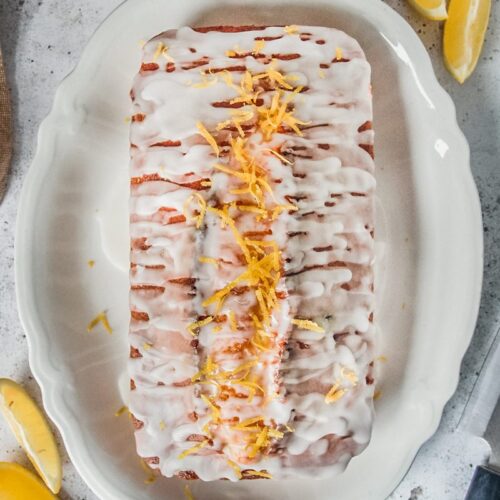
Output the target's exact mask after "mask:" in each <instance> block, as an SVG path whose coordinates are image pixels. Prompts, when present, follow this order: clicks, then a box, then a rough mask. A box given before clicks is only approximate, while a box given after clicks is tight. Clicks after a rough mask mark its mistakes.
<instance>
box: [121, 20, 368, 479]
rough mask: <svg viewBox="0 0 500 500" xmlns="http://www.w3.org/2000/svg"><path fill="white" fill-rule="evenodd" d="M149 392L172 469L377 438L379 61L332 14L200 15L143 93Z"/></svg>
mask: <svg viewBox="0 0 500 500" xmlns="http://www.w3.org/2000/svg"><path fill="white" fill-rule="evenodd" d="M131 98H132V106H133V114H132V118H131V134H130V138H131V169H130V172H131V194H130V233H131V257H130V259H131V263H130V282H131V292H130V307H131V324H130V337H129V338H130V361H129V372H130V377H131V380H130V389H131V391H130V403H129V409H130V412H131V414H132V415H133V422H134V426H135V437H136V444H137V451H138V454H139V455H140V456H141V457H142V458H143V459H144V460H145V462H146V463H147V464H148V465H149V466H150V467H152V468H153V469H159V470H160V472H161V474H163V475H164V476H167V477H172V476H176V477H181V478H187V479H201V480H205V481H211V480H216V479H229V480H231V481H237V480H240V479H256V478H277V479H283V478H290V477H294V478H297V477H316V478H317V477H326V476H330V475H332V474H335V473H337V472H341V471H342V470H343V469H344V468H345V467H346V465H347V463H348V462H349V460H350V459H351V457H353V456H354V455H356V454H359V453H360V452H361V451H362V450H363V449H364V448H365V447H366V446H367V444H368V442H369V439H370V432H371V425H372V419H373V409H372V400H373V393H374V376H373V358H374V337H375V328H374V324H373V309H374V288H373V259H374V227H373V224H374V190H375V179H374V168H375V165H374V161H373V138H374V135H373V130H372V100H371V85H370V66H369V64H368V62H367V61H366V58H365V56H364V53H363V51H362V49H361V48H360V46H359V44H358V43H357V42H356V41H355V40H354V39H353V38H351V37H349V36H348V35H346V34H345V33H343V32H341V31H338V30H336V29H331V28H324V27H313V26H238V27H234V26H216V27H204V28H189V27H184V28H181V29H178V30H171V31H166V32H164V33H162V34H160V35H158V36H156V37H155V38H153V39H152V40H150V41H149V42H147V43H146V44H145V45H144V47H143V58H142V64H141V67H140V71H139V73H138V74H137V76H136V78H135V80H134V83H133V88H132V91H131Z"/></svg>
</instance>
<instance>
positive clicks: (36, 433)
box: [0, 378, 62, 498]
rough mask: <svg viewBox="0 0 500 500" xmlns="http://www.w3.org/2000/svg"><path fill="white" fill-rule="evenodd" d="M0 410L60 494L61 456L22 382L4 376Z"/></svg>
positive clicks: (46, 478) (43, 475)
mask: <svg viewBox="0 0 500 500" xmlns="http://www.w3.org/2000/svg"><path fill="white" fill-rule="evenodd" d="M0 411H1V412H2V413H3V415H4V416H5V418H6V420H7V423H8V424H9V426H10V428H11V429H12V431H13V432H14V434H15V436H16V438H17V440H18V442H19V444H20V445H21V446H22V447H23V448H24V450H25V451H26V453H27V454H28V457H29V459H30V460H31V463H32V464H33V466H34V467H35V469H36V470H37V471H38V473H39V474H40V476H42V479H43V480H44V481H45V484H46V485H47V486H48V487H49V488H50V489H51V490H52V491H53V492H54V493H57V492H58V491H59V490H60V489H61V477H62V469H61V458H60V456H59V451H58V450H57V445H56V441H55V439H54V435H53V434H52V432H51V430H50V427H49V424H48V423H47V420H46V418H45V416H44V415H43V413H42V412H41V411H40V408H38V406H37V405H36V403H35V402H34V401H33V400H32V399H31V397H30V396H29V395H28V393H27V392H26V391H25V390H24V389H23V388H22V387H21V386H20V385H19V384H17V383H16V382H14V381H13V380H9V379H7V378H2V379H0ZM0 484H1V483H0ZM0 498H1V496H0Z"/></svg>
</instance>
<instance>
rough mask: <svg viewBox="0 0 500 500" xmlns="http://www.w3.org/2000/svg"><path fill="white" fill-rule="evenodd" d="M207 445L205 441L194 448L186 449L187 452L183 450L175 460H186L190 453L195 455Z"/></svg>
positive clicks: (207, 441) (206, 440)
mask: <svg viewBox="0 0 500 500" xmlns="http://www.w3.org/2000/svg"><path fill="white" fill-rule="evenodd" d="M208 443H209V440H208V439H205V440H204V441H202V442H201V443H198V444H195V445H194V446H191V448H188V449H187V450H184V451H183V452H182V453H181V454H180V455H179V456H178V457H177V458H178V459H179V460H182V459H183V458H186V457H187V456H188V455H191V454H192V453H196V452H197V451H198V450H201V449H202V448H204V447H205V446H207V444H208Z"/></svg>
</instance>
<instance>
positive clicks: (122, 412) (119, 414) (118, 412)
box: [115, 405, 130, 417]
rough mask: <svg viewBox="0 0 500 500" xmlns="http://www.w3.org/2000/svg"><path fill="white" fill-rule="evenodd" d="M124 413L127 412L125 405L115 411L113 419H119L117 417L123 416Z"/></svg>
mask: <svg viewBox="0 0 500 500" xmlns="http://www.w3.org/2000/svg"><path fill="white" fill-rule="evenodd" d="M125 412H129V411H128V406H125V405H124V406H121V407H120V408H118V410H116V411H115V417H119V416H121V415H123V414H124V413H125ZM129 413H130V412H129Z"/></svg>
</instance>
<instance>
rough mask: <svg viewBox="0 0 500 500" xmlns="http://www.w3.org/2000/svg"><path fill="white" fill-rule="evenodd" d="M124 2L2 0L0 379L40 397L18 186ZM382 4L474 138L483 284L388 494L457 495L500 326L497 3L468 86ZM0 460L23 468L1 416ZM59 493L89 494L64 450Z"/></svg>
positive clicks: (427, 31) (428, 30)
mask: <svg viewBox="0 0 500 500" xmlns="http://www.w3.org/2000/svg"><path fill="white" fill-rule="evenodd" d="M120 1H121V0H85V1H84V2H79V1H74V0H0V43H1V46H2V49H3V53H4V60H5V64H6V72H7V79H8V81H9V84H10V87H11V90H12V100H13V107H14V159H13V165H12V175H11V177H10V181H9V188H8V192H7V195H6V197H5V199H4V201H3V203H2V204H1V205H0V377H11V378H14V379H16V380H18V381H20V382H21V383H23V384H24V385H25V386H26V387H27V388H28V390H29V391H30V392H31V393H32V394H34V395H35V396H36V397H38V398H39V394H40V393H39V389H38V387H37V384H36V382H35V381H34V380H33V378H32V376H31V373H30V369H29V366H28V362H27V346H26V340H25V335H24V333H23V330H22V329H21V326H20V324H19V319H18V316H17V309H16V301H15V292H14V229H15V219H16V210H17V202H18V197H19V192H20V189H21V185H22V182H23V178H24V175H25V173H26V171H27V169H28V167H29V164H30V162H31V159H32V157H33V154H34V151H35V146H36V133H37V129H38V126H39V124H40V122H41V121H42V119H43V118H44V117H45V115H46V114H47V113H48V112H49V109H50V106H51V104H52V99H53V96H54V92H55V89H56V87H57V86H58V85H59V82H60V81H61V79H62V78H63V77H64V76H65V75H66V74H67V73H68V72H69V71H71V69H72V68H73V67H74V66H75V64H76V62H77V61H78V59H79V57H80V54H81V52H82V50H83V47H84V46H85V44H86V43H87V41H88V40H89V38H90V36H91V35H92V33H93V31H94V30H95V29H96V28H97V26H98V25H99V24H100V23H101V22H102V21H103V19H104V18H105V17H106V16H107V15H108V14H109V13H110V12H111V11H112V9H113V8H114V7H116V6H117V5H119V3H120ZM165 1H168V0H165ZM186 1H189V0H186ZM353 1H356V0H353ZM386 2H387V3H388V4H389V5H391V6H392V7H394V8H395V9H396V10H397V11H398V12H400V13H401V14H402V15H403V16H404V17H405V18H406V19H407V20H408V21H409V22H410V24H411V25H412V26H413V27H414V28H415V30H417V32H418V33H419V34H420V35H421V37H422V40H423V41H424V44H425V45H426V47H427V48H428V50H429V52H430V54H431V57H432V59H433V63H434V68H435V71H436V73H437V76H438V79H439V80H440V82H441V83H442V85H443V86H444V87H445V89H446V90H447V91H448V92H449V93H450V94H451V95H452V97H453V99H454V101H455V104H456V106H457V112H458V119H459V123H460V126H461V127H462V129H463V131H464V132H465V134H466V136H467V138H468V140H469V142H470V145H471V150H472V169H473V173H474V177H475V179H476V182H477V184H478V188H479V192H480V196H481V203H482V208H483V217H484V236H485V253H486V255H485V271H484V290H483V296H482V303H481V310H480V315H479V322H478V326H477V329H476V333H475V335H474V339H473V341H472V345H471V347H470V348H469V350H468V352H467V354H466V356H465V359H464V362H463V364H462V371H461V378H460V384H459V387H458V389H457V392H456V393H455V395H454V396H453V398H452V399H451V401H450V402H449V403H448V405H447V406H446V408H445V411H444V415H443V419H442V422H441V425H440V427H439V430H438V432H437V433H436V434H435V436H434V437H433V438H432V439H430V440H429V441H428V442H427V443H426V444H425V445H424V446H423V448H422V449H421V450H420V452H419V454H418V457H417V459H416V460H415V462H414V464H413V466H412V468H411V470H410V472H409V473H408V475H407V476H406V478H405V479H404V480H403V482H402V483H401V484H400V485H399V487H398V488H397V490H396V491H395V492H394V493H393V495H392V496H391V500H396V499H398V500H399V499H403V500H408V499H411V500H417V499H418V500H458V499H461V498H463V496H464V493H465V491H466V489H467V485H468V483H469V481H470V477H471V475H472V471H473V466H474V465H475V464H476V463H478V462H480V461H481V460H483V459H484V458H485V456H486V454H487V450H488V448H487V446H486V444H485V443H484V442H483V441H482V440H480V439H476V438H473V437H470V436H466V435H464V434H461V433H459V432H456V431H455V429H456V426H457V423H458V421H459V420H460V416H461V415H462V412H463V409H464V405H465V403H466V401H467V398H468V396H469V394H470V391H471V390H472V387H473V385H474V383H475V381H476V379H477V376H478V373H479V370H480V368H481V365H482V363H483V360H484V357H485V354H486V352H487V350H488V348H489V346H490V345H491V343H492V341H493V338H494V336H495V335H496V334H497V332H498V330H499V327H500V303H499V302H500V164H499V163H500V146H499V144H500V123H499V117H500V54H499V53H500V2H499V0H493V5H494V7H493V15H492V20H491V23H490V28H489V31H488V36H487V41H486V46H485V50H484V53H483V57H482V60H481V62H480V64H479V66H478V68H477V70H476V73H475V74H474V75H473V76H472V78H471V79H470V80H469V81H468V82H467V83H466V84H465V85H464V86H460V85H458V84H457V83H455V82H454V81H453V80H452V78H451V77H450V76H449V75H448V73H447V72H446V70H445V68H444V66H443V63H442V60H441V27H440V25H439V23H432V22H428V21H425V20H423V19H422V18H419V17H418V16H417V15H416V14H414V13H413V12H412V11H411V10H410V9H409V8H408V7H407V6H406V4H405V2H404V1H400V0H386ZM450 250H451V251H459V249H450ZM457 272H459V270H457ZM61 449H63V446H62V444H61ZM0 460H9V461H14V460H15V461H18V462H20V463H22V464H25V465H28V464H27V459H26V457H25V455H24V453H23V452H22V451H20V449H19V447H18V446H17V445H16V443H15V441H14V439H13V437H12V436H11V435H10V433H9V432H8V431H7V429H6V427H5V424H4V423H3V422H0ZM388 460H390V457H388ZM61 498H63V499H68V498H72V499H75V500H76V499H88V500H90V499H94V498H95V495H93V494H92V493H91V492H90V490H89V489H88V488H87V487H86V486H85V484H84V483H83V481H82V480H81V479H80V477H79V476H78V474H77V473H76V471H75V469H74V467H73V466H72V464H71V463H70V461H69V460H68V457H67V455H66V454H64V481H63V492H62V494H61ZM200 500H201V499H200ZM360 500H372V499H360ZM373 500H378V499H373Z"/></svg>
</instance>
